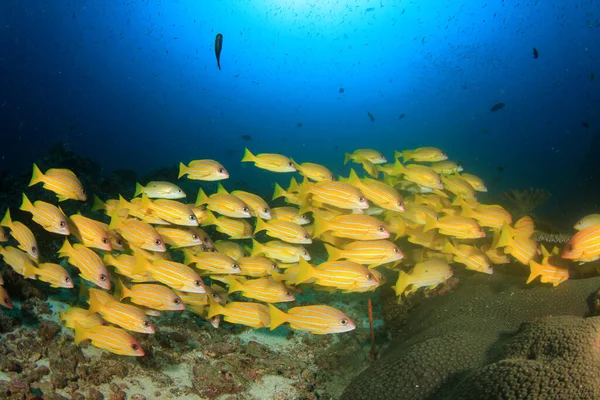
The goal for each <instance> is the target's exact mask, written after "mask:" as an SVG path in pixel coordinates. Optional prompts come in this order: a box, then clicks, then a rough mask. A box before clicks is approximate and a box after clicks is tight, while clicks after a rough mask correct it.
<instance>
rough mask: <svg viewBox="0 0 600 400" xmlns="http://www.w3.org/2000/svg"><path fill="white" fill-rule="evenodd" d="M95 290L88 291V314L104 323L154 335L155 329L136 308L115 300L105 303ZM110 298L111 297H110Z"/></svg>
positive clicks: (146, 317)
mask: <svg viewBox="0 0 600 400" xmlns="http://www.w3.org/2000/svg"><path fill="white" fill-rule="evenodd" d="M96 290H97V289H90V308H89V310H88V312H89V313H90V314H94V313H98V314H100V316H102V318H103V319H104V320H105V321H106V322H110V323H111V324H115V325H117V326H120V327H121V328H123V329H126V330H128V331H133V332H139V333H154V332H155V331H156V329H155V328H154V325H153V324H152V322H151V321H150V319H149V318H148V316H147V315H146V314H145V313H144V312H143V311H142V310H141V309H139V308H138V307H136V306H134V305H131V304H124V303H120V302H119V301H117V300H116V299H114V298H113V299H111V300H109V301H106V299H105V298H104V297H100V296H98V295H97V294H96V293H97V292H96ZM110 297H112V296H110Z"/></svg>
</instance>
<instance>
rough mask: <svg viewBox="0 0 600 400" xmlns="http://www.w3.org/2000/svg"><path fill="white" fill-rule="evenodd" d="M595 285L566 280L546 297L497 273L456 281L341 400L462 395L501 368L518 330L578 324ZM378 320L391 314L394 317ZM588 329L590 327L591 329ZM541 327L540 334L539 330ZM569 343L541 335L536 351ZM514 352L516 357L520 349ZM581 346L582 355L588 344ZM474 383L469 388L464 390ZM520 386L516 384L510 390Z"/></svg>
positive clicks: (416, 313) (423, 308)
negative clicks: (552, 320) (570, 318)
mask: <svg viewBox="0 0 600 400" xmlns="http://www.w3.org/2000/svg"><path fill="white" fill-rule="evenodd" d="M599 285H600V278H590V279H585V280H569V281H567V282H565V283H563V284H561V285H560V286H559V287H557V288H556V289H553V290H547V289H546V288H544V287H541V286H533V287H525V286H524V285H523V283H522V279H521V278H520V277H518V276H508V275H505V274H502V273H497V274H494V275H489V276H488V275H485V276H484V275H481V274H477V275H472V276H470V277H468V278H466V279H463V280H462V284H461V285H460V287H459V288H458V289H456V290H454V291H453V292H450V293H449V294H447V295H446V296H443V297H436V298H433V299H430V300H428V301H427V302H424V303H422V304H421V305H420V306H419V307H418V308H416V309H415V310H413V312H412V313H410V314H409V316H408V320H407V323H406V324H405V325H403V326H402V327H401V328H399V329H398V330H395V331H392V332H391V334H392V335H393V336H394V337H395V339H394V340H393V342H392V343H391V344H390V346H389V348H387V349H385V350H384V351H382V353H385V354H386V355H385V357H383V358H381V359H380V360H379V361H378V362H376V363H375V364H373V365H372V366H370V367H369V368H367V369H366V370H365V371H363V373H362V374H361V375H359V376H358V377H357V378H355V379H354V380H353V381H352V383H351V384H350V385H349V386H348V388H347V389H346V391H345V392H344V394H343V396H342V399H344V400H358V399H369V400H377V399H389V398H398V394H399V393H402V396H401V397H402V398H403V399H428V398H443V397H444V396H445V395H448V393H453V390H457V391H460V390H468V389H466V388H467V386H466V385H468V380H469V379H471V377H476V376H477V374H478V373H479V374H480V375H481V374H485V373H486V372H485V371H487V370H486V369H485V368H486V366H488V367H487V368H493V367H490V365H492V364H494V363H497V362H500V363H499V364H497V366H496V367H495V368H500V367H501V366H502V365H503V364H502V362H501V360H502V359H503V358H504V357H505V356H506V355H507V354H508V355H511V354H516V350H515V349H517V348H518V346H517V347H515V346H516V345H514V343H519V335H517V336H515V334H516V333H517V331H518V330H519V327H520V326H521V324H522V323H524V322H532V321H534V320H537V319H539V318H543V317H546V316H549V315H574V316H577V317H578V321H579V320H580V319H581V317H583V316H585V315H588V314H589V313H590V306H591V304H588V300H589V299H590V298H591V295H592V294H593V293H595V291H596V290H597V288H598V286H599ZM386 304H387V305H388V306H391V304H390V303H386ZM398 307H402V306H401V305H399V306H398ZM385 312H386V313H394V312H395V313H397V311H395V310H394V309H391V310H385ZM563 321H567V320H563ZM561 323H562V322H557V324H559V325H560V324H561ZM585 324H588V322H585ZM589 324H592V323H591V322H590V323H589ZM593 324H594V325H593V326H595V324H596V323H595V322H594V323H593ZM541 326H542V327H544V329H546V326H547V325H541ZM573 326H574V327H573V329H574V331H573V332H576V331H577V330H578V329H583V328H581V324H580V323H575V324H574V325H573ZM586 326H587V325H586ZM532 329H533V328H532ZM547 329H549V330H552V329H553V328H547ZM557 329H559V328H557ZM586 329H588V327H586ZM589 329H592V328H591V327H590V328H589ZM565 330H566V328H565ZM527 332H529V331H526V332H525V333H524V334H523V336H522V338H524V339H523V341H522V343H525V342H527V341H528V340H529V339H527V338H528V337H530V336H531V335H535V334H537V333H535V332H534V331H532V332H530V333H527ZM528 335H530V336H528ZM540 335H541V333H540ZM587 335H588V336H589V335H591V333H590V334H587ZM531 337H532V336H531ZM574 337H575V336H574V335H572V334H569V335H564V342H560V343H558V342H557V341H558V339H557V338H554V337H553V336H552V335H551V334H549V336H548V339H547V341H546V340H540V342H539V346H548V347H549V346H557V348H558V349H567V348H574V347H576V346H577V343H572V342H570V340H572V339H573V338H574ZM590 338H591V336H590ZM588 339H589V338H588ZM588 339H584V342H585V340H588ZM589 340H591V339H589ZM510 343H513V345H509V350H508V351H506V352H505V350H504V348H505V345H507V344H510ZM510 346H512V347H510ZM522 346H523V347H522V349H524V348H525V344H523V345H522ZM582 346H583V347H585V348H586V349H588V350H589V341H588V342H585V343H584V344H582ZM586 346H588V347H586ZM511 349H512V350H511ZM522 351H525V350H522ZM548 351H551V350H548ZM519 354H521V353H519ZM580 354H581V353H580V352H579V350H577V351H575V350H573V352H572V353H571V354H570V355H569V356H568V357H565V360H569V361H565V362H569V363H574V362H575V361H574V360H573V359H572V357H575V358H577V357H578V355H580ZM586 360H589V359H586ZM586 360H584V359H577V362H578V363H579V365H581V363H583V362H586ZM563 361H564V360H562V361H561V362H563ZM563 365H564V364H563ZM512 373H513V372H510V373H508V372H507V373H506V374H505V375H503V376H505V377H506V380H501V377H499V378H498V381H497V382H496V383H495V384H496V385H501V384H502V385H511V382H514V380H513V379H512V377H513V375H512ZM548 374H549V375H545V376H552V375H551V373H550V372H548ZM501 376H502V375H501ZM586 376H587V375H586ZM599 376H600V375H599ZM472 379H475V378H472ZM482 379H483V378H482ZM595 379H596V378H595ZM477 382H479V381H473V384H472V386H474V385H476V384H478V383H477ZM520 382H521V381H519V380H517V383H520ZM595 382H596V381H594V382H593V384H595ZM572 383H574V382H570V383H569V384H567V383H564V384H563V385H564V386H565V387H566V386H569V388H570V389H569V390H571V389H573V390H576V388H575V387H574V386H573V385H571V384H572ZM461 388H463V389H461ZM514 388H515V389H518V390H519V393H521V394H522V393H524V392H523V391H525V392H526V391H527V390H528V389H527V387H526V386H518V385H516V384H515V385H514ZM595 388H596V387H595ZM597 388H600V386H597ZM503 390H504V389H503ZM511 390H512V389H511ZM536 390H537V389H531V392H530V393H532V394H535V393H538V392H537V391H536ZM565 390H566V389H565ZM589 390H590V387H589V386H586V387H585V388H582V389H581V392H570V393H576V394H580V395H581V396H580V397H572V396H571V397H569V398H590V397H586V396H587V395H588V394H589ZM460 393H463V392H460ZM480 393H482V392H480ZM526 393H529V392H526ZM563 393H565V392H563ZM597 393H600V392H597ZM532 397H535V396H532ZM457 398H460V397H457ZM478 398H486V397H485V396H483V395H482V397H478ZM487 398H489V397H487ZM494 398H495V397H494ZM505 398H509V397H505ZM512 398H515V397H512ZM530 398H531V397H530ZM555 398H567V397H560V396H558V397H555Z"/></svg>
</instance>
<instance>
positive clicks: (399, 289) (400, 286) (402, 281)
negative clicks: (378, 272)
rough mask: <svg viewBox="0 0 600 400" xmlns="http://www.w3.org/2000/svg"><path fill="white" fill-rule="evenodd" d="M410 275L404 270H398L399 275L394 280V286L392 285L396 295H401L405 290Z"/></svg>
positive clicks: (408, 283)
mask: <svg viewBox="0 0 600 400" xmlns="http://www.w3.org/2000/svg"><path fill="white" fill-rule="evenodd" d="M409 278H410V275H409V274H408V273H406V272H404V271H400V275H399V276H398V281H397V282H396V286H394V290H395V291H396V296H402V294H403V293H404V292H406V288H407V287H408V285H410V279H409Z"/></svg>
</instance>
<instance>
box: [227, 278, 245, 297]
mask: <svg viewBox="0 0 600 400" xmlns="http://www.w3.org/2000/svg"><path fill="white" fill-rule="evenodd" d="M243 290H244V284H243V283H241V282H240V281H238V280H237V279H235V278H234V277H233V276H232V277H231V278H230V281H229V290H228V291H227V293H229V294H231V293H233V292H241V291H243Z"/></svg>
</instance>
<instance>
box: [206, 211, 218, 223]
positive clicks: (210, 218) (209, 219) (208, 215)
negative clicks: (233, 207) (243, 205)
mask: <svg viewBox="0 0 600 400" xmlns="http://www.w3.org/2000/svg"><path fill="white" fill-rule="evenodd" d="M217 221H218V220H217V217H216V216H215V214H213V212H212V211H210V210H206V213H205V214H204V219H203V220H202V226H208V225H216V224H217Z"/></svg>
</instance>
